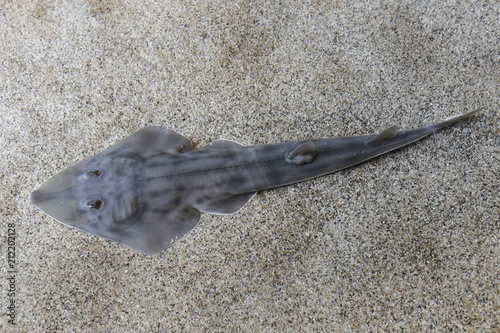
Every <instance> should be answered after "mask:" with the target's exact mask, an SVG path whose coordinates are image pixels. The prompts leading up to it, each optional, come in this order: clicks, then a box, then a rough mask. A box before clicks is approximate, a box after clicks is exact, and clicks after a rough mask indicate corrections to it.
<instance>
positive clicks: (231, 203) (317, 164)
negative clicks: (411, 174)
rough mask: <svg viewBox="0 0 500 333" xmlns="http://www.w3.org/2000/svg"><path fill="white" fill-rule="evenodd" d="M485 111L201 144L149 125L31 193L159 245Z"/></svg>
mask: <svg viewBox="0 0 500 333" xmlns="http://www.w3.org/2000/svg"><path fill="white" fill-rule="evenodd" d="M477 111H479V110H476V111H473V112H469V113H465V114H462V115H458V116H454V117H450V118H448V119H446V120H444V121H442V122H440V123H437V124H433V125H429V126H425V127H421V128H417V129H413V130H406V131H397V127H395V126H393V127H390V128H388V129H387V130H385V131H383V132H382V133H380V134H374V135H365V136H356V137H341V138H330V139H322V140H309V141H295V142H285V143H277V144H269V145H258V146H252V147H243V146H242V145H240V144H238V143H236V142H233V141H227V140H217V141H214V142H212V143H210V144H209V145H208V146H206V147H203V148H200V149H197V150H194V149H193V146H192V144H191V141H190V140H189V139H187V138H185V137H184V136H182V135H180V134H177V133H175V132H173V131H171V130H168V129H166V128H161V127H146V128H144V129H142V130H140V131H138V132H136V133H135V134H133V135H131V136H129V137H127V138H125V139H124V140H122V141H120V142H118V143H117V144H116V145H114V146H112V147H110V148H109V149H107V150H105V151H104V152H102V153H100V154H97V155H95V156H94V157H91V158H89V159H87V160H85V161H83V162H80V163H78V164H76V165H74V166H71V167H69V168H67V169H65V170H63V171H62V172H60V173H58V174H56V175H55V176H54V177H52V178H51V179H49V180H48V181H47V182H46V183H44V184H43V185H42V186H40V188H39V189H37V190H36V191H34V192H33V193H31V196H30V201H31V203H32V204H34V205H35V206H36V207H38V208H39V209H41V210H42V211H43V212H45V213H46V214H47V215H49V216H51V217H53V218H54V219H56V220H58V221H59V222H61V223H63V224H66V225H68V226H71V227H74V228H78V229H81V230H84V231H86V232H89V233H91V234H94V235H97V236H100V237H103V238H107V239H110V240H113V241H117V242H119V243H123V244H125V245H128V246H130V247H132V248H134V249H136V250H139V251H140V252H143V253H147V254H154V253H157V252H159V251H162V250H164V249H166V248H168V247H169V246H170V245H171V244H172V243H173V242H174V241H175V240H177V239H179V238H180V237H182V236H183V235H185V234H186V233H188V232H189V231H190V230H191V229H193V228H194V227H195V226H196V224H197V223H198V221H199V219H200V214H201V213H209V214H233V213H235V212H237V211H238V210H239V209H241V208H242V207H243V206H244V205H245V204H246V203H247V202H248V201H249V200H250V199H251V198H252V197H253V196H254V195H255V193H256V192H257V191H259V190H262V189H268V188H272V187H277V186H282V185H287V184H292V183H296V182H301V181H304V180H307V179H311V178H314V177H318V176H321V175H325V174H328V173H331V172H334V171H337V170H340V169H344V168H347V167H349V166H352V165H355V164H358V163H361V162H363V161H366V160H368V159H371V158H373V157H375V156H378V155H381V154H384V153H387V152H389V151H391V150H394V149H397V148H399V147H402V146H405V145H408V144H410V143H412V142H414V141H417V140H419V139H422V138H423V137H425V136H427V135H429V134H431V133H433V132H435V131H437V130H439V129H441V128H443V127H446V126H448V125H450V124H453V123H455V122H457V121H459V120H461V119H463V118H466V117H467V116H469V115H471V114H472V113H475V112H477Z"/></svg>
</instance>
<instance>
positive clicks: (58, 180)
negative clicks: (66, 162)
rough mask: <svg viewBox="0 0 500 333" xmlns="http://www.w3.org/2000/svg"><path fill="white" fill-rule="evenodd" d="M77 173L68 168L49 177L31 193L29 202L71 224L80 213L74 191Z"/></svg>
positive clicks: (55, 217)
mask: <svg viewBox="0 0 500 333" xmlns="http://www.w3.org/2000/svg"><path fill="white" fill-rule="evenodd" d="M78 173H79V172H78V170H75V169H73V168H69V169H67V170H65V171H63V172H61V173H59V174H57V175H55V176H54V177H52V178H50V179H49V180H48V181H46V182H45V183H44V184H42V186H40V187H39V188H38V189H37V190H35V191H33V192H32V193H31V195H30V197H29V199H30V202H31V203H32V204H33V205H34V206H36V207H37V208H39V209H40V210H42V211H43V212H44V213H45V214H47V215H49V216H51V217H53V218H54V219H56V220H58V221H59V222H62V223H64V224H68V225H73V224H74V223H75V221H76V220H77V219H78V217H79V215H80V212H79V207H78V206H79V199H78V198H77V197H76V196H75V193H74V188H75V186H77V185H78V183H79V181H78Z"/></svg>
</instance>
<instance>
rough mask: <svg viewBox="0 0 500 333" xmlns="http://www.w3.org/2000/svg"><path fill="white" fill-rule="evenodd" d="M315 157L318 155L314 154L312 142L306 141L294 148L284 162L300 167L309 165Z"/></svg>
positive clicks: (314, 148) (314, 149)
mask: <svg viewBox="0 0 500 333" xmlns="http://www.w3.org/2000/svg"><path fill="white" fill-rule="evenodd" d="M316 155H318V153H317V152H316V147H314V142H312V141H307V142H304V143H303V144H301V145H300V146H298V147H297V148H295V149H294V150H293V151H292V152H291V153H290V154H289V155H288V156H287V158H286V160H287V161H288V162H290V163H292V164H296V165H302V164H306V163H311V162H312V161H313V160H314V158H315V157H316Z"/></svg>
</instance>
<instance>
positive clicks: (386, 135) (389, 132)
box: [368, 126, 398, 143]
mask: <svg viewBox="0 0 500 333" xmlns="http://www.w3.org/2000/svg"><path fill="white" fill-rule="evenodd" d="M397 131H398V126H391V127H389V128H388V129H386V130H384V131H382V132H381V133H380V134H378V135H377V136H375V137H373V138H372V139H370V141H368V143H375V142H379V141H382V140H387V139H392V138H394V137H395V136H396V132H397Z"/></svg>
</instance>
